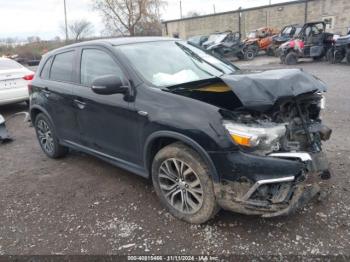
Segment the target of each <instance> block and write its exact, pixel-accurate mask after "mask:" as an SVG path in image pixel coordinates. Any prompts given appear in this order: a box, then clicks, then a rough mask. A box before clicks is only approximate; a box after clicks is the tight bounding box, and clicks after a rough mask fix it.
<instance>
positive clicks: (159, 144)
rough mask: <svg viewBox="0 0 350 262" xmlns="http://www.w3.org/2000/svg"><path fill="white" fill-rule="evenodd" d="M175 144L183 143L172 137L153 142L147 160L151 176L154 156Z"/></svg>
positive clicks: (159, 138) (157, 139)
mask: <svg viewBox="0 0 350 262" xmlns="http://www.w3.org/2000/svg"><path fill="white" fill-rule="evenodd" d="M175 142H181V141H180V140H177V139H175V138H172V137H158V138H156V139H154V141H152V144H151V145H150V146H149V148H148V150H147V152H148V153H147V159H146V161H147V162H146V166H147V171H148V172H149V174H151V173H152V162H153V159H154V156H155V155H156V154H157V153H158V152H159V150H161V149H162V148H164V147H166V146H168V145H170V144H172V143H175ZM150 177H151V176H150Z"/></svg>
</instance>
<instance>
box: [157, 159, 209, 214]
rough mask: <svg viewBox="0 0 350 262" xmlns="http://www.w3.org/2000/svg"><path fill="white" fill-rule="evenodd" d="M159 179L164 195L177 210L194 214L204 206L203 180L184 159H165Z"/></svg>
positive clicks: (160, 169)
mask: <svg viewBox="0 0 350 262" xmlns="http://www.w3.org/2000/svg"><path fill="white" fill-rule="evenodd" d="M158 181H159V186H160V189H161V192H162V194H163V196H164V197H165V199H166V200H167V201H168V203H169V204H170V205H171V206H172V207H173V208H175V209H176V210H178V211H180V212H182V213H186V214H194V213H196V212H197V211H198V210H199V209H200V208H201V207H202V204H203V198H204V193H203V188H202V185H201V181H200V179H199V177H198V175H197V174H196V173H195V172H194V171H193V169H192V168H191V167H190V166H189V165H188V164H186V163H185V162H183V161H182V160H179V159H176V158H169V159H167V160H165V161H164V162H163V163H162V164H161V166H160V168H159V173H158Z"/></svg>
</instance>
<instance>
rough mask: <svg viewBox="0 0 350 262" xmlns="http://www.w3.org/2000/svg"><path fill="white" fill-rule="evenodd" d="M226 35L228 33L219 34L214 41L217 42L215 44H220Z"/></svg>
mask: <svg viewBox="0 0 350 262" xmlns="http://www.w3.org/2000/svg"><path fill="white" fill-rule="evenodd" d="M226 37H227V34H221V35H218V37H217V38H216V39H215V41H214V43H215V44H219V43H221V42H222V41H223V40H224V39H225V38H226Z"/></svg>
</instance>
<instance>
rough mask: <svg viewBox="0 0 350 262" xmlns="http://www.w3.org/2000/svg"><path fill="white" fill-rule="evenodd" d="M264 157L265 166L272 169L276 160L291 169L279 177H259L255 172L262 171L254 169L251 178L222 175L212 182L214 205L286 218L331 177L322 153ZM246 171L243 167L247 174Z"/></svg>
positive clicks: (244, 212) (254, 213) (236, 210)
mask: <svg viewBox="0 0 350 262" xmlns="http://www.w3.org/2000/svg"><path fill="white" fill-rule="evenodd" d="M265 158H266V161H269V163H275V167H276V165H277V166H278V165H280V164H281V163H280V162H279V161H278V160H282V161H288V162H282V164H283V165H284V166H285V167H286V165H288V164H290V165H291V167H294V168H293V169H290V170H285V173H283V174H281V175H280V176H278V175H276V174H270V175H267V174H265V175H261V174H259V173H262V172H263V171H262V170H261V171H260V172H258V170H257V169H255V168H254V170H255V171H256V172H257V173H258V174H256V175H255V176H250V177H247V176H244V177H242V176H241V177H239V178H237V177H235V179H230V178H229V176H226V178H225V179H222V180H221V181H220V182H217V183H214V189H215V195H216V199H217V202H218V204H219V205H220V206H221V207H222V208H223V209H226V210H230V211H233V212H238V213H243V214H248V215H261V216H263V217H275V216H281V215H288V214H291V213H293V212H294V211H296V210H297V209H299V208H300V207H301V206H303V205H305V204H306V203H307V202H309V201H310V200H311V199H312V198H313V197H315V196H316V195H317V194H319V193H320V191H321V190H322V188H323V187H324V185H325V184H326V183H324V180H325V179H329V178H330V176H331V172H330V169H329V167H328V161H327V158H326V156H325V154H324V153H322V152H319V153H315V154H310V153H306V152H299V153H278V154H270V155H269V156H267V157H265ZM273 160H275V161H277V162H274V161H273ZM267 163H268V162H267ZM276 163H278V164H276ZM292 163H294V164H295V165H294V166H293V165H292ZM262 165H263V164H262ZM250 168H251V167H249V166H247V167H246V170H247V173H248V174H249V169H250ZM266 169H269V167H268V166H266Z"/></svg>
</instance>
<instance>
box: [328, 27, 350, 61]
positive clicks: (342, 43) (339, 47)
mask: <svg viewBox="0 0 350 262" xmlns="http://www.w3.org/2000/svg"><path fill="white" fill-rule="evenodd" d="M349 33H350V32H349ZM344 58H345V59H346V62H347V63H348V64H350V34H348V35H346V36H342V37H339V38H338V39H337V40H336V41H335V42H334V44H333V47H332V48H330V49H329V50H328V53H327V60H328V61H329V62H330V63H332V64H334V63H340V62H341V61H343V59H344Z"/></svg>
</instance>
